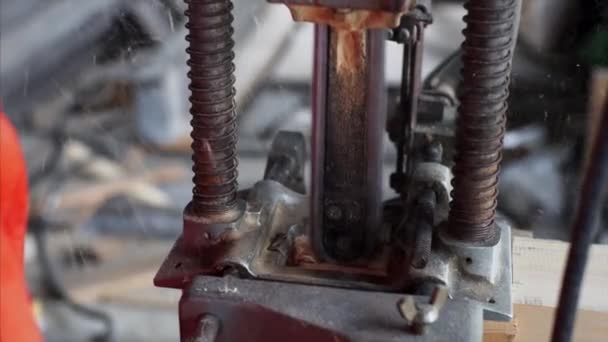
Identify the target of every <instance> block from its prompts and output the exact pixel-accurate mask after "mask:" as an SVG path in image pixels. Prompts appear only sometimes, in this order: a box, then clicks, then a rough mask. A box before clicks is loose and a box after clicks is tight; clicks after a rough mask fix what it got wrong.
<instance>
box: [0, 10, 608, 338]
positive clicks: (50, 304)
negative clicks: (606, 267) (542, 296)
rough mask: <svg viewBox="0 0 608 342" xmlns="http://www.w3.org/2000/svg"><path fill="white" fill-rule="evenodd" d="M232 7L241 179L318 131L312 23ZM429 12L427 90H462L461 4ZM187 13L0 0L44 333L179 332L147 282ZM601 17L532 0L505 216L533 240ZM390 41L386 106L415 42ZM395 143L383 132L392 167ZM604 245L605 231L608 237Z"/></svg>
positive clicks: (167, 225)
mask: <svg viewBox="0 0 608 342" xmlns="http://www.w3.org/2000/svg"><path fill="white" fill-rule="evenodd" d="M233 1H234V3H235V22H234V26H235V29H236V33H235V40H236V70H237V71H236V78H237V84H236V88H237V103H238V115H239V122H240V126H239V136H240V140H239V145H238V149H239V156H240V166H239V183H240V186H241V188H246V187H249V186H251V185H253V184H254V183H255V182H256V181H257V180H259V179H261V178H262V175H263V171H264V165H265V163H266V153H267V151H268V149H269V147H270V142H271V141H272V138H273V136H274V134H275V133H276V132H277V131H278V130H297V131H303V132H305V133H306V134H308V132H309V130H310V122H311V120H310V107H309V102H310V86H309V83H310V78H311V70H312V25H310V24H299V23H294V22H293V21H292V19H291V16H290V14H289V11H288V10H287V8H285V7H283V6H280V5H268V4H266V3H265V1H263V0H233ZM433 5H434V6H433V17H434V23H433V24H432V25H431V26H429V28H428V29H427V33H426V44H425V46H424V67H423V76H424V77H426V78H427V81H426V82H425V86H426V87H433V88H441V89H443V90H444V91H445V93H446V94H448V95H449V94H452V97H453V94H454V93H455V91H456V85H457V83H458V77H459V76H458V69H459V67H458V58H457V57H458V55H457V51H458V48H459V45H460V43H461V41H462V39H463V37H462V35H461V30H462V29H463V26H464V24H463V22H462V16H463V14H464V9H463V7H462V2H461V1H446V0H444V1H433ZM184 8H185V4H184V3H183V2H182V1H181V0H87V1H82V0H55V1H48V0H0V33H1V45H0V97H1V98H2V101H3V106H4V111H5V112H6V113H7V115H8V116H9V117H10V119H11V121H12V122H13V124H14V125H16V126H17V128H18V131H19V133H20V137H21V143H22V144H23V147H24V152H25V155H26V159H27V163H28V172H29V181H30V187H31V204H30V208H31V210H30V223H29V234H28V240H27V243H26V262H27V273H28V281H29V283H30V287H31V290H32V292H33V295H34V298H35V303H36V308H37V309H36V310H37V316H38V319H39V322H40V324H41V327H42V329H43V331H44V333H45V336H47V338H48V340H49V341H93V340H96V341H99V340H103V339H104V336H107V333H108V331H110V330H111V331H112V334H113V335H114V337H115V339H116V340H117V341H175V340H177V336H178V317H177V304H176V303H177V300H178V299H179V296H180V293H179V291H173V290H167V289H157V288H154V287H153V285H152V278H153V276H154V274H155V272H156V270H157V268H158V267H159V266H160V264H161V262H162V260H163V258H164V257H165V256H166V255H167V254H168V252H169V249H170V248H171V246H172V244H173V242H174V240H175V239H176V237H177V236H178V234H179V233H180V232H181V229H182V220H181V213H182V209H183V208H184V206H185V205H186V203H187V202H188V201H189V199H190V196H191V187H192V185H191V171H190V168H191V161H190V147H189V144H190V137H189V113H188V110H189V104H188V95H189V94H188V88H187V87H188V82H187V80H186V73H187V68H186V59H187V57H186V54H185V48H186V41H185V40H184V37H185V28H184V20H185V18H184V16H183V11H184ZM605 18H606V6H605V5H604V4H602V3H601V1H568V0H527V1H526V0H524V1H523V15H522V19H521V28H520V33H519V40H518V47H517V50H516V56H515V62H514V66H513V67H514V71H513V81H512V96H511V105H510V108H511V110H510V113H509V132H508V133H507V137H506V139H505V147H506V150H505V161H504V164H503V173H502V183H501V189H500V200H499V205H500V207H499V209H500V211H501V213H502V214H503V215H504V216H506V217H507V218H508V219H510V220H511V221H512V222H513V223H514V225H515V227H516V228H517V229H520V230H522V231H525V232H526V234H530V235H533V236H535V237H541V238H550V239H567V237H568V223H569V222H570V219H571V217H572V215H573V213H572V207H573V205H574V203H575V197H576V189H577V188H578V175H579V169H580V167H579V166H580V162H581V160H582V158H583V157H582V156H583V154H584V149H585V142H586V139H585V137H586V136H587V135H588V132H587V130H588V126H589V125H587V120H586V115H587V114H586V113H587V112H588V108H589V84H590V76H589V75H590V65H591V63H594V58H596V59H597V53H596V51H598V49H600V50H601V47H597V46H596V45H594V44H596V43H594V42H596V40H597V39H595V38H594V37H595V33H596V32H597V31H598V30H597V27H599V26H598V25H601V22H602V20H603V22H604V25H605V23H606V19H605ZM386 48H387V63H386V75H387V80H388V91H389V94H391V98H390V101H389V103H390V106H389V112H390V111H394V108H395V104H396V102H397V94H398V90H399V86H400V78H401V76H400V75H401V62H402V61H401V58H402V47H401V46H399V45H397V44H395V43H392V42H387V47H386ZM602 51H603V50H602ZM455 53H456V55H455ZM441 110H442V113H443V114H442V117H441V120H442V122H443V123H446V125H447V127H448V129H447V131H442V132H437V131H433V133H434V134H443V135H445V138H446V139H448V140H449V139H450V135H451V130H450V129H449V127H450V123H452V122H453V119H454V111H455V107H454V106H453V105H452V106H449V105H446V106H445V108H442V109H441ZM430 129H432V127H431V128H430ZM448 152H449V151H448ZM394 154H395V151H394V149H393V147H392V145H390V144H389V143H388V140H387V143H386V144H385V155H386V157H385V159H386V175H388V174H389V173H390V172H391V170H392V167H393V166H392V165H393V163H394V158H395V157H394ZM448 154H449V153H448ZM385 183H386V196H387V197H388V196H390V192H389V190H388V189H389V187H388V178H386V182H385ZM603 226H604V225H602V227H603ZM596 242H598V243H602V242H608V238H607V237H606V231H605V230H603V231H601V232H600V234H598V236H597V239H596Z"/></svg>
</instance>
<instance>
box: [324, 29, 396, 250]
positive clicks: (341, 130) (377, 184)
mask: <svg viewBox="0 0 608 342" xmlns="http://www.w3.org/2000/svg"><path fill="white" fill-rule="evenodd" d="M318 31H319V33H318V37H317V41H321V40H322V41H323V42H325V43H326V46H319V44H317V47H316V48H317V53H320V54H325V56H323V57H321V56H320V57H319V58H323V59H324V60H326V61H327V64H325V67H319V68H318V69H315V74H316V76H315V77H316V78H317V80H319V79H324V80H325V82H324V84H323V85H322V88H321V89H320V90H316V91H317V94H316V95H315V97H314V99H313V101H315V103H314V105H313V107H314V108H315V111H314V113H313V120H314V122H315V123H314V125H313V127H314V132H313V137H315V138H314V139H313V140H314V142H313V161H315V162H314V164H313V195H312V197H313V199H314V201H313V203H312V206H313V208H312V215H313V218H312V222H313V232H312V237H313V245H314V247H315V251H316V252H317V254H318V255H319V256H320V257H321V258H330V259H336V260H340V261H352V260H355V259H357V258H360V257H363V256H369V254H370V253H371V252H372V251H373V250H374V247H375V245H376V241H377V236H378V229H380V227H381V193H380V191H381V188H382V186H381V184H382V183H381V181H382V177H381V173H380V172H381V167H382V165H381V156H382V146H381V141H382V140H381V137H382V134H383V126H384V124H383V123H384V115H385V113H384V111H385V104H386V102H385V98H384V95H383V94H384V92H383V87H382V84H383V80H384V78H383V72H382V70H383V66H382V65H383V62H384V55H383V52H382V51H383V40H384V37H383V36H382V34H381V32H379V31H375V30H370V31H350V30H341V29H335V28H329V29H328V28H324V29H322V30H318ZM321 35H325V36H324V37H320V36H321ZM319 92H323V93H319Z"/></svg>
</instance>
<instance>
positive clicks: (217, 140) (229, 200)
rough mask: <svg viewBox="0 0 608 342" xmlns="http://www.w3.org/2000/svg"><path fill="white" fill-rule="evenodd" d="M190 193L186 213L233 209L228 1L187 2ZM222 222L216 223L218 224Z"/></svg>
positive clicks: (234, 165)
mask: <svg viewBox="0 0 608 342" xmlns="http://www.w3.org/2000/svg"><path fill="white" fill-rule="evenodd" d="M187 3H188V9H187V11H186V16H187V17H188V23H187V24H186V27H187V28H188V31H189V34H188V36H187V38H186V39H187V40H188V42H189V47H188V49H187V52H188V55H189V57H190V59H189V60H188V66H189V67H190V72H189V73H188V77H189V78H190V80H191V83H190V87H189V89H190V90H191V92H192V95H191V97H190V102H191V109H190V113H191V114H192V121H191V124H192V134H191V135H192V139H193V142H192V149H193V151H194V155H193V157H192V160H193V161H194V166H193V168H192V170H193V171H194V178H193V182H194V189H193V198H192V203H191V205H190V206H189V207H188V208H187V209H188V212H189V214H191V215H195V216H207V217H208V218H209V215H216V214H218V213H219V214H220V216H219V217H215V218H213V219H211V221H218V220H222V219H223V217H222V215H221V213H224V212H226V211H228V210H231V209H233V208H234V207H235V206H236V191H237V182H236V178H237V171H236V168H237V159H236V139H237V138H236V114H235V103H234V94H235V90H234V64H233V60H234V53H233V47H234V40H233V39H232V36H233V33H234V30H233V28H232V21H233V17H232V14H231V12H232V8H233V5H232V2H231V1H230V0H221V1H216V0H188V1H187ZM220 222H221V221H220Z"/></svg>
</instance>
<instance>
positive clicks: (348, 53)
mask: <svg viewBox="0 0 608 342" xmlns="http://www.w3.org/2000/svg"><path fill="white" fill-rule="evenodd" d="M365 37H366V35H365V32H363V31H348V30H336V38H337V47H336V50H337V51H336V55H337V56H336V57H337V67H338V68H337V72H338V74H341V75H344V74H345V73H348V74H353V76H355V75H354V74H355V73H358V72H360V71H359V68H362V67H363V66H364V65H365V58H366V49H365V45H366V44H365V43H366V39H365ZM351 77H352V76H351ZM357 80H359V78H357ZM352 81H355V80H350V82H349V83H352ZM353 86H354V84H353Z"/></svg>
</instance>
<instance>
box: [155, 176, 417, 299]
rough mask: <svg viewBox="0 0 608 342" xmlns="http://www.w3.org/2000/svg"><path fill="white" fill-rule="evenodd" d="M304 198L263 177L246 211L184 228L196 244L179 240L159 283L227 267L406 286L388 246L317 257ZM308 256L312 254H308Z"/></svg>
mask: <svg viewBox="0 0 608 342" xmlns="http://www.w3.org/2000/svg"><path fill="white" fill-rule="evenodd" d="M308 204H309V202H308V197H306V196H304V195H302V194H299V193H297V192H295V191H292V190H290V189H288V188H286V187H285V186H283V185H281V184H280V183H278V182H275V181H269V180H267V181H261V182H259V183H257V184H256V186H255V187H254V188H253V189H251V190H250V191H249V194H248V198H247V209H246V210H244V213H243V215H242V216H241V218H240V219H239V220H238V221H235V222H233V223H230V224H219V225H207V226H204V225H200V224H197V223H193V222H189V221H187V220H185V227H189V226H190V225H194V227H191V228H188V229H190V230H192V231H193V232H198V236H200V237H199V238H198V239H199V240H198V241H197V248H192V246H191V245H192V243H191V241H188V239H185V238H184V237H182V238H180V239H179V240H178V241H177V243H176V244H175V246H174V248H173V249H172V251H171V252H170V254H169V256H168V257H167V259H166V260H165V262H164V263H163V265H162V266H161V268H160V270H159V272H158V273H157V275H156V277H155V279H154V282H155V284H156V285H157V286H163V287H172V288H183V287H184V286H185V285H187V284H188V283H189V282H191V281H192V279H193V278H194V277H195V276H197V275H203V274H205V275H218V274H221V273H222V271H224V270H225V269H229V268H232V269H237V270H238V271H239V272H240V274H243V275H246V276H248V277H254V278H258V279H267V280H275V281H291V282H300V283H314V284H318V285H327V286H338V287H350V288H362V289H369V290H372V289H375V290H397V289H400V288H404V286H405V283H406V276H407V274H405V273H404V272H402V270H403V267H402V265H404V263H405V260H404V259H403V258H404V255H403V254H402V253H400V251H399V250H397V249H391V248H390V246H386V247H385V248H384V249H383V250H382V251H381V252H379V253H376V254H374V257H373V258H372V259H371V260H368V261H366V262H359V263H354V264H350V265H348V266H341V265H336V264H332V263H328V262H323V261H320V260H317V259H316V258H315V257H314V255H313V254H312V252H311V248H310V240H309V229H310V225H309V221H308V215H309V210H308V208H309V206H308ZM311 256H312V257H311Z"/></svg>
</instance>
